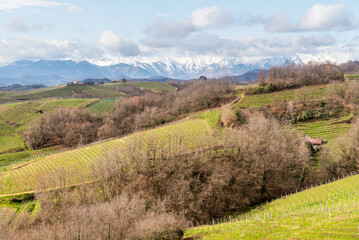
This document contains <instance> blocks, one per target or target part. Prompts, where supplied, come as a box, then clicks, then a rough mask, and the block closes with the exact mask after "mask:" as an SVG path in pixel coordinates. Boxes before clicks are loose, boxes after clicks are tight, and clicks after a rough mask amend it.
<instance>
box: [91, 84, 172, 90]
mask: <svg viewBox="0 0 359 240" xmlns="http://www.w3.org/2000/svg"><path fill="white" fill-rule="evenodd" d="M127 85H133V86H136V87H138V88H143V89H148V90H151V91H154V92H162V91H169V92H172V91H176V90H177V88H176V87H173V86H171V85H168V84H166V83H161V82H126V83H111V84H103V85H96V88H99V89H106V90H111V91H121V88H122V87H124V86H127Z"/></svg>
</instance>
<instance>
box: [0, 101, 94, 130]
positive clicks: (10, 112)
mask: <svg viewBox="0 0 359 240" xmlns="http://www.w3.org/2000/svg"><path fill="white" fill-rule="evenodd" d="M95 101H97V100H96V99H60V100H38V101H28V102H20V103H12V104H3V105H0V120H2V121H5V122H7V123H9V124H11V125H12V126H14V127H15V128H16V129H17V130H18V131H20V132H23V131H25V130H26V127H27V126H28V124H29V122H30V121H31V120H33V119H34V118H36V117H38V116H39V114H37V112H38V111H40V110H41V111H42V112H43V113H45V112H51V111H55V110H56V109H58V108H83V107H86V106H87V105H89V104H91V103H93V102H95Z"/></svg>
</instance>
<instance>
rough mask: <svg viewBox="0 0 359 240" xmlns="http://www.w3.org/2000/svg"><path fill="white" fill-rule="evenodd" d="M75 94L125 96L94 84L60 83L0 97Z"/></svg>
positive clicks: (41, 97)
mask: <svg viewBox="0 0 359 240" xmlns="http://www.w3.org/2000/svg"><path fill="white" fill-rule="evenodd" d="M77 94H87V95H89V96H90V97H99V98H114V97H115V98H116V97H123V96H126V95H125V94H124V93H121V92H115V91H108V90H103V89H100V88H98V87H97V85H94V86H87V85H73V86H67V85H61V86H55V87H49V88H42V89H36V90H29V91H24V92H8V93H7V94H5V95H4V96H0V99H1V98H4V99H5V98H6V99H14V100H16V99H19V100H37V99H44V98H56V97H60V98H61V97H67V98H69V97H73V96H75V95H77Z"/></svg>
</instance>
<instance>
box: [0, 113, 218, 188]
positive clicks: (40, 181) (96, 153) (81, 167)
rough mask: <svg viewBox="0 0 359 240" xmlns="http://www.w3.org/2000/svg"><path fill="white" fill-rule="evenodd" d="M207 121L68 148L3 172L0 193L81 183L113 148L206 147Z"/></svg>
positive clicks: (171, 151)
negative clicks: (100, 159) (99, 160)
mask: <svg viewBox="0 0 359 240" xmlns="http://www.w3.org/2000/svg"><path fill="white" fill-rule="evenodd" d="M212 130H213V129H212V127H211V126H210V125H209V123H208V122H207V121H206V120H200V119H199V120H185V121H181V122H177V123H174V124H171V125H167V126H163V127H159V128H155V129H152V130H147V131H144V132H138V133H134V134H132V135H129V136H127V137H122V138H119V139H114V140H110V141H106V142H103V143H97V144H91V145H89V146H86V147H82V148H78V149H73V150H69V151H64V152H60V153H56V154H52V155H49V156H44V157H37V158H34V159H33V160H31V161H29V162H26V163H24V164H20V165H18V166H15V167H14V168H13V169H12V170H10V171H7V172H2V173H1V175H0V194H9V193H20V192H29V191H36V190H41V189H43V188H49V187H54V184H55V185H60V184H62V185H63V184H65V185H73V184H79V183H82V182H83V181H91V180H94V179H93V172H92V170H93V166H94V165H96V164H97V163H98V162H97V161H96V160H98V159H99V158H101V157H104V156H106V154H109V153H111V152H113V151H115V150H116V151H119V152H120V154H134V153H135V152H136V153H137V154H138V155H136V157H141V156H142V157H145V158H146V156H147V157H149V156H148V154H150V155H151V154H153V153H152V152H151V151H152V149H153V148H154V146H157V147H160V148H161V150H160V151H159V152H158V154H167V155H176V154H183V153H186V152H189V151H190V152H192V151H193V150H195V149H198V148H201V147H205V146H206V144H207V142H206V141H204V139H206V138H207V139H208V137H209V136H211V134H212Z"/></svg>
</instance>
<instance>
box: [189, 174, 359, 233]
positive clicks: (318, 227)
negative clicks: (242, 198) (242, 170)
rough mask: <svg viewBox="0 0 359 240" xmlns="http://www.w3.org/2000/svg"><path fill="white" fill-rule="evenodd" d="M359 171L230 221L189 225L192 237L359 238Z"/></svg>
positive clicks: (273, 202) (278, 200)
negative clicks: (195, 225) (191, 226)
mask: <svg viewBox="0 0 359 240" xmlns="http://www.w3.org/2000/svg"><path fill="white" fill-rule="evenodd" d="M358 189H359V175H356V176H352V177H348V178H344V179H342V180H339V181H335V182H332V183H329V184H325V185H322V186H319V187H315V188H311V189H308V190H305V191H302V192H299V193H296V194H292V195H289V196H287V197H285V198H282V199H277V200H275V201H272V202H270V203H268V204H264V205H263V206H261V207H260V208H257V209H255V210H252V211H250V212H248V213H247V214H242V215H239V216H237V217H236V218H234V219H232V220H230V221H228V220H227V221H224V222H223V223H219V224H214V225H211V224H210V225H204V226H200V227H197V228H192V229H189V230H188V231H187V232H186V233H185V236H186V237H190V236H191V237H194V238H195V239H358V238H359V231H358V229H359V200H358V197H359V190H358Z"/></svg>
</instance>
